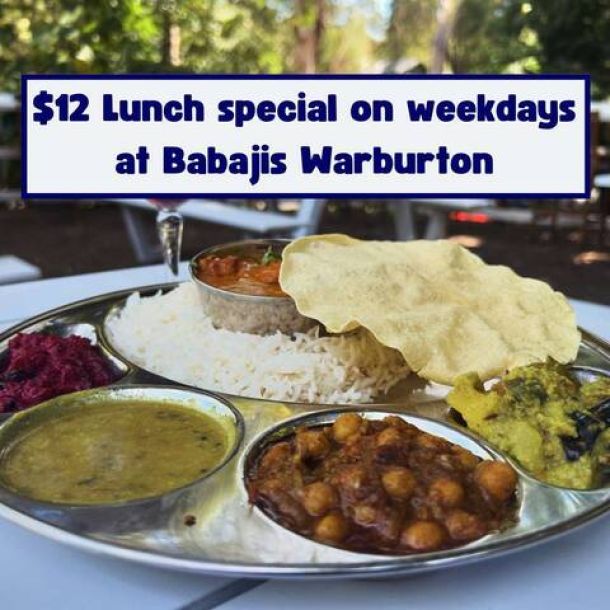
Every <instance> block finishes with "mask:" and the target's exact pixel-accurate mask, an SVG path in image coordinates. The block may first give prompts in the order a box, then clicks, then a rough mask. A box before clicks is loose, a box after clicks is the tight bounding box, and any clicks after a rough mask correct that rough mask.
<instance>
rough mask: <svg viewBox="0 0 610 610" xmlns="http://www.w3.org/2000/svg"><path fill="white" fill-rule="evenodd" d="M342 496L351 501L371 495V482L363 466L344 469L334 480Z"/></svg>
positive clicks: (354, 465)
mask: <svg viewBox="0 0 610 610" xmlns="http://www.w3.org/2000/svg"><path fill="white" fill-rule="evenodd" d="M334 482H335V483H336V485H337V487H339V492H340V493H341V496H342V497H343V498H345V499H347V500H349V501H353V500H357V499H359V498H365V497H366V496H368V495H370V493H371V491H372V488H371V481H370V480H369V477H367V474H366V471H365V470H364V468H362V466H357V465H356V464H352V465H348V466H345V467H343V468H342V469H341V470H340V471H339V473H338V474H337V476H336V478H335V479H334Z"/></svg>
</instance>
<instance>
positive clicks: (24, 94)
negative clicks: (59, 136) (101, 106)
mask: <svg viewBox="0 0 610 610" xmlns="http://www.w3.org/2000/svg"><path fill="white" fill-rule="evenodd" d="M31 80H32V81H33V80H405V81H409V80H580V81H583V82H584V85H585V151H584V154H585V182H584V189H583V191H582V192H577V193H412V192H405V193H400V194H397V193H347V194H346V193H243V192H242V193H214V194H211V195H208V196H206V195H204V194H201V193H195V192H190V193H31V192H30V191H28V190H27V175H28V174H27V140H28V139H27V112H28V81H31ZM21 100H22V105H21V197H22V198H23V199H41V200H42V199H55V200H57V199H102V198H105V199H107V198H112V199H114V198H124V199H149V198H155V197H160V198H167V199H189V198H192V197H197V198H200V199H219V198H230V199H232V198H240V199H261V198H269V199H284V198H320V199H408V198H414V199H415V198H417V199H425V198H428V199H434V198H447V199H561V198H566V199H568V198H569V199H572V198H585V199H588V198H589V197H590V196H591V178H592V176H591V150H590V149H591V76H590V75H589V74H264V75H263V74H78V75H75V74H22V75H21Z"/></svg>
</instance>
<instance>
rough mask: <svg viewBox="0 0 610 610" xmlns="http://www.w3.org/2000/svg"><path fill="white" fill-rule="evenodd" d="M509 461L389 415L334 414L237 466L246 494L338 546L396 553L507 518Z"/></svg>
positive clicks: (512, 501)
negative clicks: (243, 477)
mask: <svg viewBox="0 0 610 610" xmlns="http://www.w3.org/2000/svg"><path fill="white" fill-rule="evenodd" d="M517 482H518V477H517V473H516V472H515V470H514V469H513V468H512V467H511V466H510V465H509V464H507V463H506V462H503V461H500V460H487V459H486V460H483V459H481V458H480V457H479V456H477V455H475V454H474V453H472V452H470V451H468V450H467V449H465V448H464V447H461V446H460V445H456V444H453V443H451V442H449V441H448V440H446V439H444V438H442V437H440V436H436V435H433V434H429V433H427V432H425V431H423V430H421V429H419V428H418V427H416V426H414V425H412V424H410V423H408V422H406V421H405V420H404V419H402V418H401V417H399V416H396V415H388V416H386V417H385V418H384V419H368V418H366V417H362V416H361V415H360V414H358V413H356V412H350V411H348V412H344V413H342V414H340V415H339V416H338V417H337V418H336V419H335V420H334V422H333V423H332V424H330V425H318V426H301V427H299V428H297V429H296V432H295V433H294V434H292V435H291V436H287V437H283V438H279V439H278V440H275V441H272V442H270V443H269V444H268V445H267V446H266V447H265V448H264V449H263V450H262V452H261V453H260V454H259V455H258V456H257V458H256V459H255V460H254V462H253V464H251V467H250V468H249V469H248V471H247V472H246V487H247V490H248V495H249V499H250V502H251V503H253V504H254V505H256V506H258V507H259V508H260V509H261V510H262V511H263V512H265V513H266V514H267V515H268V516H269V517H270V518H271V519H273V520H274V521H277V522H278V523H279V524H280V525H282V526H284V527H286V528H288V529H290V530H292V531H294V532H296V533H298V534H301V535H302V536H305V537H307V538H312V539H313V540H315V541H317V542H320V543H323V544H329V545H332V546H337V547H340V548H343V549H346V550H350V551H356V552H363V553H379V554H385V555H404V554H409V553H418V552H431V551H437V550H442V549H449V548H453V547H457V546H460V545H463V544H466V543H468V542H472V541H474V540H477V539H478V538H481V537H483V536H485V535H486V534H488V533H493V532H497V531H499V530H501V529H503V528H505V527H508V526H510V524H511V523H512V522H514V520H515V519H516V508H517V500H516V496H515V493H516V489H517Z"/></svg>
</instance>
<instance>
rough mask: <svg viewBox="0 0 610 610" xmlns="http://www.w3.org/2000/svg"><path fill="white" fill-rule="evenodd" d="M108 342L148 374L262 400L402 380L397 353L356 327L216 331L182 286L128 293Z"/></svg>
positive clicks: (333, 399)
mask: <svg viewBox="0 0 610 610" xmlns="http://www.w3.org/2000/svg"><path fill="white" fill-rule="evenodd" d="M106 330H107V332H108V336H109V338H110V340H111V342H112V344H113V346H114V347H115V348H116V349H117V350H118V351H119V352H121V353H122V354H124V355H125V357H126V358H128V359H129V360H131V361H132V362H134V363H136V364H138V365H139V366H141V367H142V368H145V369H147V370H149V371H152V372H153V373H156V374H158V375H162V376H164V377H167V378H169V379H173V380H175V381H178V382H181V383H185V384H188V385H193V386H196V387H199V388H203V389H207V390H213V391H218V392H225V393H228V394H236V395H239V396H247V397H251V398H263V399H267V400H287V401H296V402H317V403H329V404H340V403H363V402H370V401H371V400H373V399H374V398H375V396H378V395H380V394H383V393H385V392H387V391H388V390H389V389H390V388H391V387H392V386H393V385H394V384H396V383H397V382H398V381H399V380H401V379H403V378H404V377H406V375H407V374H408V373H409V368H408V366H407V364H406V363H405V361H404V359H403V358H402V356H401V355H400V353H399V352H397V351H396V350H393V349H390V348H387V347H385V346H383V345H381V344H380V343H378V342H377V341H376V340H375V338H374V337H372V335H370V334H369V333H368V332H367V331H365V330H363V329H361V330H358V331H355V332H352V333H349V334H346V335H334V336H330V337H320V336H318V331H317V329H313V330H311V331H309V332H307V333H297V334H295V335H293V336H292V337H290V336H288V335H283V334H281V333H279V332H277V333H276V334H274V335H267V336H259V335H250V334H246V333H237V332H232V331H228V330H223V329H216V328H214V327H213V326H212V324H211V322H210V320H209V319H208V318H207V317H206V316H205V314H204V313H203V311H202V309H201V304H200V302H199V299H198V296H197V292H196V288H195V286H193V285H192V284H189V283H185V284H182V285H181V286H179V287H178V288H176V289H175V290H173V291H171V292H169V293H167V294H165V295H161V294H159V295H155V296H152V297H148V298H142V297H140V295H139V294H138V293H134V294H132V295H131V296H130V297H129V298H128V299H127V303H126V305H125V307H124V308H123V310H122V311H121V312H120V313H119V315H118V316H116V317H114V318H112V319H110V320H109V321H108V323H107V328H106Z"/></svg>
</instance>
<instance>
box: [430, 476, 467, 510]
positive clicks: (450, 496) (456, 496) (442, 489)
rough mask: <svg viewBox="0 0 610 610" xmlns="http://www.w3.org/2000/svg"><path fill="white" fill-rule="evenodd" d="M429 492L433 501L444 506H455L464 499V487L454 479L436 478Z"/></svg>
mask: <svg viewBox="0 0 610 610" xmlns="http://www.w3.org/2000/svg"><path fill="white" fill-rule="evenodd" d="M428 494H429V496H430V499H431V500H432V501H433V502H436V503H438V504H440V505H441V506H443V507H444V508H455V507H456V506H459V505H460V504H461V503H462V501H463V500H464V488H463V487H462V486H461V485H460V484H459V483H458V482H457V481H455V480H454V479H436V481H434V482H433V483H432V485H430V488H429V490H428Z"/></svg>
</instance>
